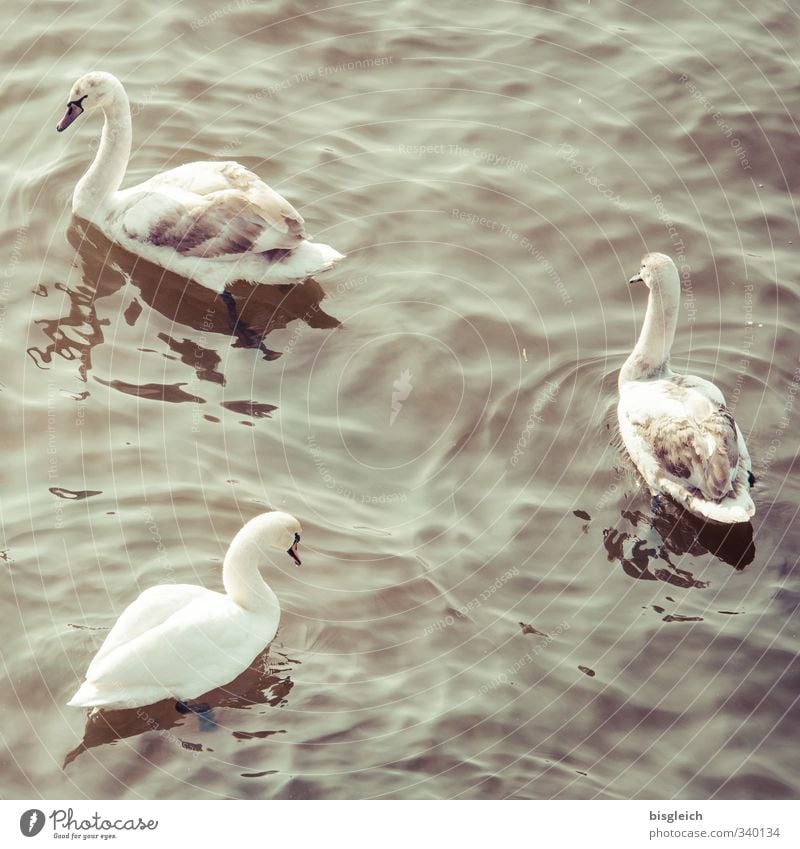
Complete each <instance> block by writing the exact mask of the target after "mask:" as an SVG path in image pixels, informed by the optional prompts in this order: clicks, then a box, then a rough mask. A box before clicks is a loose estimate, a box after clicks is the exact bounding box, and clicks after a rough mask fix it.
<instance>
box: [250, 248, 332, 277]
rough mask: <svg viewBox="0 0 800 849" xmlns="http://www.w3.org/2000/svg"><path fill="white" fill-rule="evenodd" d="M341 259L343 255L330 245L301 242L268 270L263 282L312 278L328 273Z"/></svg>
mask: <svg viewBox="0 0 800 849" xmlns="http://www.w3.org/2000/svg"><path fill="white" fill-rule="evenodd" d="M342 259H344V254H340V253H339V251H337V250H336V249H335V248H332V247H331V246H330V245H323V244H322V243H321V242H301V243H300V244H299V245H298V246H297V247H296V248H295V249H294V250H292V251H291V252H289V253H288V254H287V255H286V256H285V257H284V258H283V259H281V260H280V261H279V262H276V263H275V264H274V265H273V266H272V267H271V268H270V269H269V271H268V273H267V275H266V277H265V278H264V282H269V281H271V280H272V279H273V278H292V279H297V280H302V279H305V278H307V277H313V276H314V275H315V274H322V273H323V272H324V271H330V269H331V268H333V266H334V265H336V263H337V262H339V260H342Z"/></svg>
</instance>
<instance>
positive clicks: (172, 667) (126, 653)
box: [84, 590, 277, 704]
mask: <svg viewBox="0 0 800 849" xmlns="http://www.w3.org/2000/svg"><path fill="white" fill-rule="evenodd" d="M206 593H207V595H205V596H202V597H198V598H195V599H194V600H193V601H191V602H190V603H189V604H188V605H186V606H185V607H183V608H181V609H180V610H179V611H177V612H175V613H174V614H173V615H172V616H170V617H168V618H167V619H166V620H165V621H164V622H162V623H161V624H160V625H158V626H156V627H155V628H151V629H149V630H147V631H145V632H143V633H141V634H139V635H138V636H137V637H135V638H134V639H132V640H129V641H126V642H125V643H122V644H120V645H119V646H117V647H116V648H115V649H113V650H111V651H109V652H107V653H106V654H105V655H104V656H103V657H102V658H98V659H96V660H95V661H94V662H92V664H91V666H90V667H89V671H88V672H87V675H86V682H87V684H88V685H90V686H91V687H92V689H93V690H94V692H95V693H97V694H99V695H100V696H101V698H103V699H105V700H107V702H108V703H110V704H114V703H123V702H125V701H126V700H128V701H129V702H130V703H138V704H148V703H152V702H155V701H159V700H160V699H163V698H180V699H191V698H195V697H196V696H199V695H202V694H203V693H205V692H208V691H209V690H212V689H214V688H216V687H220V686H222V685H224V684H227V683H229V682H230V681H232V680H233V679H234V678H235V677H236V676H237V675H239V674H240V673H241V672H243V671H244V670H245V669H246V668H247V666H248V664H249V663H250V662H251V661H252V660H253V658H254V657H255V656H256V655H257V654H258V653H259V652H260V651H261V650H262V649H264V647H265V646H266V645H268V643H269V642H270V641H271V640H272V638H273V637H274V635H275V631H276V629H277V620H276V619H272V618H270V617H269V616H264V615H263V614H254V613H248V612H247V611H245V610H243V609H242V608H240V607H238V606H237V605H235V604H234V603H233V602H231V601H230V599H228V598H227V597H226V596H224V595H221V594H219V593H212V592H210V591H208V590H207V591H206ZM84 686H85V685H84ZM142 698H145V699H146V700H145V701H142V700H141V699H142Z"/></svg>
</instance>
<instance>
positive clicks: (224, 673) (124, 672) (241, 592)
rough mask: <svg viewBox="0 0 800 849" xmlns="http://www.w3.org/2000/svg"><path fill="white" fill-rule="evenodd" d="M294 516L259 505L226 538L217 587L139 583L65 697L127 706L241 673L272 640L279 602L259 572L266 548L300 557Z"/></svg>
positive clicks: (209, 686) (195, 692) (191, 694)
mask: <svg viewBox="0 0 800 849" xmlns="http://www.w3.org/2000/svg"><path fill="white" fill-rule="evenodd" d="M299 542H300V523H299V522H298V521H297V519H295V518H293V517H292V516H290V515H288V513H279V512H276V513H263V514H262V515H260V516H256V517H255V518H254V519H251V520H250V521H249V522H248V523H247V524H246V525H245V526H244V527H243V528H242V529H241V530H240V531H239V532H238V533H237V534H236V536H235V537H234V538H233V541H232V542H231V544H230V547H229V548H228V551H227V553H226V555H225V560H224V562H223V565H222V583H223V585H224V587H225V592H224V593H218V592H214V591H213V590H207V589H205V588H204V587H198V586H194V585H192V584H161V585H160V586H156V587H150V589H147V590H145V591H144V592H143V593H142V594H141V595H140V596H139V598H137V599H136V601H134V602H133V603H132V604H130V605H129V606H128V607H127V608H126V609H125V610H124V611H123V612H122V615H121V616H120V617H119V619H118V620H117V621H116V623H115V625H114V627H113V628H112V629H111V631H110V632H109V634H108V636H107V637H106V639H105V642H104V643H103V645H102V646H100V649H99V651H98V652H97V654H96V655H95V657H94V659H93V660H92V662H91V663H90V664H89V669H88V671H87V672H86V680H85V681H84V682H83V684H81V686H80V688H79V689H78V692H77V693H75V695H74V696H73V697H72V698H71V699H70V701H69V702H68V704H70V705H73V706H75V707H93V708H130V707H140V706H143V705H151V704H154V703H155V702H159V701H161V700H162V699H167V698H169V699H176V700H178V701H184V700H186V699H194V698H196V697H197V696H200V695H202V694H203V693H207V692H209V691H210V690H213V689H215V688H217V687H221V686H223V685H224V684H228V683H229V682H230V681H232V680H233V679H234V678H236V677H237V676H238V675H239V674H240V673H242V672H243V671H244V670H245V669H247V667H248V666H249V665H250V663H251V662H252V661H253V659H254V658H255V657H257V656H258V654H259V653H260V652H261V651H262V650H263V649H264V648H265V647H266V646H267V645H269V643H270V642H271V641H272V639H273V638H274V636H275V633H276V631H277V629H278V621H279V619H280V605H279V603H278V599H277V597H276V595H275V593H274V592H273V591H272V590H271V589H270V588H269V586H267V584H266V583H265V582H264V580H263V578H262V577H261V574H260V573H259V570H258V566H259V562H260V561H263V559H264V551H263V549H265V548H272V549H277V550H283V551H287V552H288V553H289V555H290V556H291V558H292V559H293V560H294V561H295V563H296V564H297V565H298V566H299V565H300V557H299V555H298V553H297V546H298V544H299Z"/></svg>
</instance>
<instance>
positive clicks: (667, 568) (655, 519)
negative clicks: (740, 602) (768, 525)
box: [603, 497, 756, 588]
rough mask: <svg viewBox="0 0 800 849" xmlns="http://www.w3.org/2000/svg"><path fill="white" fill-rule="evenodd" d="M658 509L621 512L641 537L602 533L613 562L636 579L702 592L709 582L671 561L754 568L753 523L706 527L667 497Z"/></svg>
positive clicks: (620, 532)
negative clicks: (715, 561) (711, 559)
mask: <svg viewBox="0 0 800 849" xmlns="http://www.w3.org/2000/svg"><path fill="white" fill-rule="evenodd" d="M654 508H655V509H653V511H652V512H650V513H645V512H643V511H642V510H623V511H622V514H621V516H622V519H623V520H625V522H626V523H629V524H630V525H633V527H634V528H636V529H637V530H638V529H642V530H641V532H640V533H631V532H629V531H627V530H621V529H620V528H619V527H617V528H606V529H605V530H604V531H603V544H604V546H605V549H606V552H607V553H608V559H609V560H610V561H612V562H614V561H616V562H618V563H619V564H620V565H621V566H622V569H623V571H624V572H625V574H626V575H629V576H630V577H631V578H636V579H638V580H649V581H664V582H665V583H668V584H672V585H674V586H678V587H686V588H688V587H698V588H702V587H706V586H708V582H707V581H702V580H699V579H697V578H695V576H694V575H693V574H692V573H691V572H690V571H688V570H687V569H684V568H681V567H679V566H678V565H676V564H675V563H674V562H673V560H672V555H676V556H678V557H682V556H683V555H685V554H690V555H694V556H695V557H699V556H703V555H705V554H712V555H714V556H715V557H718V558H719V559H720V560H722V561H723V562H724V563H727V564H728V565H729V566H732V567H733V568H734V569H735V570H737V571H741V570H743V569H744V568H745V567H747V566H749V565H750V563H752V562H753V559H754V558H755V555H756V549H755V543H754V541H753V526H752V524H751V523H750V522H742V523H739V524H734V525H723V524H719V523H717V522H708V521H704V520H703V519H700V518H698V517H697V516H694V515H693V514H692V513H690V512H689V511H688V510H686V509H685V508H683V507H681V506H679V505H677V504H675V503H673V502H672V501H671V500H670V499H668V498H666V497H659V498H658V499H657V500H655V502H654Z"/></svg>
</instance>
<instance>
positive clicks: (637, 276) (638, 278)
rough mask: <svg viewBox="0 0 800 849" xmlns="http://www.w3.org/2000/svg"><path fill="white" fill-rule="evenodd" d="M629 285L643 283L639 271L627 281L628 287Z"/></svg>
mask: <svg viewBox="0 0 800 849" xmlns="http://www.w3.org/2000/svg"><path fill="white" fill-rule="evenodd" d="M631 283H644V280H642V273H641V271H640V272H639V273H638V274H634V275H633V277H631V279H630V280H629V281H628V285H630V284H631Z"/></svg>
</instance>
